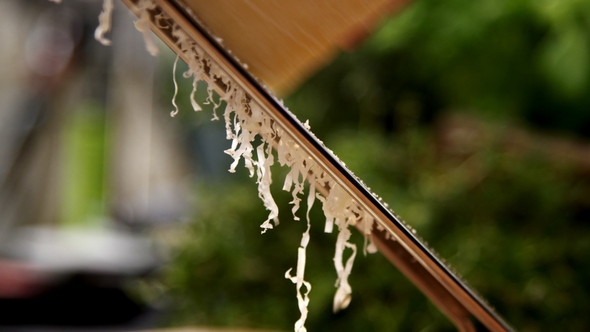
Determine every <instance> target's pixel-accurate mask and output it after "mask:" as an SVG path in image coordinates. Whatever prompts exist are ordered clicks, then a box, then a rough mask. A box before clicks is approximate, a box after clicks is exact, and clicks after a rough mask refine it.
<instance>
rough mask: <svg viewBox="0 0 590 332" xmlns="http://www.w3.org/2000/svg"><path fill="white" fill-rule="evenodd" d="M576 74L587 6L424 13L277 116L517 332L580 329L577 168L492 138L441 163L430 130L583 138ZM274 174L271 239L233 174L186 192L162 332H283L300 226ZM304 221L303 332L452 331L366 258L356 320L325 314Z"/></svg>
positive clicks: (319, 266)
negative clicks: (220, 330)
mask: <svg viewBox="0 0 590 332" xmlns="http://www.w3.org/2000/svg"><path fill="white" fill-rule="evenodd" d="M588 61H590V2H588V1H582V0H567V1H555V0H543V1H529V0H482V1H460V0H450V1H445V2H440V1H434V0H420V1H416V2H415V3H413V4H412V5H410V6H408V7H407V8H406V9H405V10H404V11H403V12H402V13H400V14H399V15H398V16H397V17H395V18H393V19H391V20H388V21H387V22H385V23H384V25H383V26H382V28H381V29H380V30H379V31H377V33H376V34H375V35H374V36H373V37H371V38H370V39H369V40H368V41H367V42H366V43H365V45H364V46H362V47H361V48H360V49H359V50H357V51H356V52H354V53H350V54H342V55H341V56H340V57H339V58H338V59H336V61H335V62H334V63H333V64H332V65H330V66H329V67H327V68H325V69H324V70H323V71H321V72H319V73H318V74H317V75H315V76H314V77H313V78H312V79H310V80H309V82H308V83H307V84H305V85H304V86H303V87H301V88H300V89H299V91H297V92H296V93H294V94H293V95H292V96H290V97H289V98H288V99H287V100H286V104H287V105H288V106H289V107H290V108H291V110H292V111H293V112H294V113H295V114H297V116H298V117H299V118H300V119H309V120H310V123H311V126H312V130H313V131H314V132H315V133H316V134H317V135H318V137H320V138H321V139H322V140H323V141H324V142H325V143H326V145H327V146H329V147H330V148H331V149H332V150H334V151H335V153H336V154H337V155H338V156H339V157H340V158H341V159H342V160H343V161H345V162H346V164H347V165H348V166H349V168H350V169H351V170H353V171H354V172H355V173H356V175H358V176H359V177H360V178H361V179H363V181H364V182H365V183H367V184H368V185H369V186H370V187H371V188H372V189H373V190H374V191H375V192H376V193H378V194H379V195H380V196H382V197H383V198H384V200H385V201H387V202H388V203H389V205H390V206H391V207H392V208H393V209H394V210H395V211H396V213H397V214H399V215H401V216H402V217H403V218H404V219H405V220H406V221H407V222H408V223H409V224H410V225H412V226H413V227H415V228H416V229H417V230H418V234H420V235H421V236H422V237H423V238H424V239H425V240H427V241H428V243H429V244H430V245H431V246H432V247H433V248H434V249H435V250H437V251H438V252H439V253H440V254H441V256H442V257H445V258H446V259H447V261H448V262H449V263H450V265H451V266H453V267H454V268H455V269H456V270H457V271H458V272H459V273H460V274H462V275H463V276H464V278H465V279H466V280H467V281H468V282H469V283H470V284H471V285H472V286H473V287H474V288H475V289H477V290H478V291H479V292H480V293H481V294H482V295H483V296H484V298H486V299H488V300H489V302H490V304H491V305H492V306H493V307H495V308H496V309H497V310H498V311H499V313H500V314H501V315H503V316H504V317H505V318H506V319H507V321H508V322H509V323H511V324H512V325H514V326H515V327H516V328H517V329H518V330H523V331H539V330H551V331H552V330H560V331H563V330H569V331H584V330H589V329H590V322H589V321H588V319H587V318H586V316H585V314H586V312H587V311H588V310H590V286H589V285H590V283H588V280H590V279H589V278H590V241H589V240H588V239H590V227H589V224H588V221H589V220H588V218H589V217H590V198H589V197H590V176H589V173H590V172H589V170H588V169H583V168H580V167H579V165H574V164H569V163H568V162H555V158H552V157H551V156H550V153H540V152H539V151H537V150H535V149H528V150H527V149H524V150H522V151H521V150H518V151H516V152H514V151H511V150H510V148H509V147H508V148H507V146H506V143H505V142H502V141H501V140H491V141H489V140H488V141H485V142H484V143H482V144H479V145H477V146H476V147H477V148H475V149H472V150H470V151H469V152H468V153H462V154H453V153H449V151H447V150H445V143H444V142H441V139H440V136H439V134H440V133H438V132H437V130H439V129H440V119H445V118H446V117H448V116H449V114H457V113H459V114H468V115H469V116H475V117H478V118H482V119H486V120H488V121H492V122H493V123H496V124H498V125H496V126H492V127H491V128H492V129H487V130H488V131H491V132H492V133H493V135H495V137H499V136H502V134H503V133H504V128H506V126H511V125H514V124H518V125H520V126H524V127H531V128H536V130H539V129H541V130H544V131H551V132H561V133H567V135H569V136H572V137H575V136H582V137H588V135H590V112H587V110H588V109H590V94H588V93H586V91H587V90H588V88H590V78H589V77H590V65H589V63H588ZM198 116H201V115H198ZM219 127H221V124H219ZM468 141H469V139H468ZM227 165H229V158H228V162H227ZM227 165H220V166H219V167H221V168H224V167H227ZM274 172H275V174H274V179H275V182H276V183H275V184H274V186H275V188H274V189H276V190H275V196H276V198H277V201H278V203H279V206H281V207H282V209H281V211H282V214H281V225H279V226H278V227H276V229H274V230H271V231H269V232H267V234H264V235H260V234H259V228H258V225H259V224H260V223H261V222H262V221H263V220H264V219H265V218H266V217H265V215H266V212H265V211H264V208H263V206H262V203H261V202H260V201H259V199H258V197H257V195H256V185H255V184H254V183H253V181H252V180H250V179H245V178H246V177H247V176H246V174H245V172H241V173H240V174H237V175H236V178H237V179H238V180H237V181H236V182H234V183H229V182H227V183H226V182H223V183H209V184H204V185H202V186H201V187H199V188H198V189H197V192H198V193H199V195H198V196H197V199H196V203H195V205H196V207H197V208H196V210H195V221H194V222H193V223H191V224H190V225H188V226H187V227H186V229H185V231H184V232H183V236H182V237H181V239H180V240H179V241H178V247H177V248H176V253H177V256H176V258H175V260H174V262H173V264H172V265H171V266H170V267H169V268H168V270H167V273H166V278H165V282H164V286H165V289H166V290H167V293H168V294H169V296H170V299H171V301H170V303H171V304H172V306H173V308H175V310H174V311H173V314H172V316H171V318H170V319H171V320H170V323H171V324H174V325H178V324H199V325H231V326H253V327H269V328H278V329H284V330H290V329H292V324H293V323H294V322H295V320H296V319H297V318H298V317H299V313H298V310H297V306H296V299H295V288H294V286H293V285H292V284H291V283H290V281H288V280H286V279H284V278H283V274H284V272H285V271H286V270H287V269H288V268H290V267H294V265H295V264H296V251H297V246H298V243H299V240H300V236H301V233H302V232H303V231H304V229H305V225H304V223H303V222H294V221H293V220H292V217H291V216H290V212H289V211H290V206H289V205H288V202H289V200H290V195H289V194H288V193H284V192H280V190H279V189H280V187H281V182H282V179H283V178H284V177H283V176H282V175H284V170H281V169H280V168H278V167H277V168H275V169H274ZM312 218H313V220H312V221H313V225H312V238H311V243H310V245H309V248H308V269H307V271H306V279H308V280H309V281H311V282H312V286H313V289H312V291H311V293H310V297H311V303H310V307H309V310H310V316H309V319H308V323H307V324H306V325H307V327H308V329H309V330H310V331H391V330H393V331H395V330H399V331H419V330H420V331H446V330H453V329H454V328H453V326H452V325H450V323H449V322H448V321H447V320H446V318H445V317H443V316H442V315H441V314H440V313H439V312H438V310H437V309H436V308H435V307H433V306H432V305H431V304H430V303H429V302H428V300H427V299H426V298H425V297H424V296H423V295H422V294H421V293H420V292H419V291H418V290H417V289H415V288H414V287H413V286H412V285H411V284H410V283H409V282H408V281H407V280H406V279H405V278H404V277H403V276H402V275H401V274H400V273H399V272H398V271H396V269H395V268H394V267H393V266H392V265H391V264H390V263H389V262H388V261H386V260H385V259H384V258H383V257H381V256H380V255H379V254H376V255H369V256H368V257H362V255H359V256H357V259H356V262H355V267H354V269H353V273H352V275H351V284H352V287H353V301H352V303H351V306H350V308H348V309H346V310H344V311H343V312H341V313H338V314H332V313H331V298H332V296H333V292H334V291H335V288H334V287H333V283H334V280H335V277H336V274H335V272H334V270H333V267H332V255H333V252H334V242H335V236H334V235H332V234H324V233H323V232H322V229H323V218H322V216H321V211H320V209H319V204H317V205H316V206H315V208H314V211H313V215H312ZM354 241H355V242H356V243H357V245H358V246H359V248H361V247H362V241H363V240H362V238H361V237H360V236H359V235H358V234H357V236H356V238H355V239H354Z"/></svg>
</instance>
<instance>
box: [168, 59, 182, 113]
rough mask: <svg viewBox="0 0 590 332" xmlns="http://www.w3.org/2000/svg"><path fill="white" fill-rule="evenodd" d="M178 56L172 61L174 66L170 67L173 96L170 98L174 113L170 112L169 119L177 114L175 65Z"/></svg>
mask: <svg viewBox="0 0 590 332" xmlns="http://www.w3.org/2000/svg"><path fill="white" fill-rule="evenodd" d="M179 57H180V56H179V55H178V54H177V55H176V59H175V60H174V65H173V66H172V82H174V95H173V96H172V105H174V111H172V112H170V116H171V117H175V116H176V114H178V105H176V95H178V83H177V82H176V65H177V64H178V58H179Z"/></svg>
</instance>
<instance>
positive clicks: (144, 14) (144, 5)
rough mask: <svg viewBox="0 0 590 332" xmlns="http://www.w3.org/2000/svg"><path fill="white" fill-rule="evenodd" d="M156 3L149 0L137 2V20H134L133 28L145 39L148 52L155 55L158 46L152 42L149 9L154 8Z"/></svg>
mask: <svg viewBox="0 0 590 332" xmlns="http://www.w3.org/2000/svg"><path fill="white" fill-rule="evenodd" d="M155 7H156V4H155V3H153V2H152V1H151V0H140V1H139V2H138V3H137V9H139V13H140V14H139V20H137V22H135V28H136V29H137V30H138V31H140V32H141V33H143V39H144V41H145V47H146V49H147V51H148V53H149V54H151V55H153V56H156V55H158V52H159V50H158V46H157V45H156V43H155V42H154V39H153V38H152V36H151V29H150V24H151V23H150V13H149V11H150V10H152V9H154V8H155Z"/></svg>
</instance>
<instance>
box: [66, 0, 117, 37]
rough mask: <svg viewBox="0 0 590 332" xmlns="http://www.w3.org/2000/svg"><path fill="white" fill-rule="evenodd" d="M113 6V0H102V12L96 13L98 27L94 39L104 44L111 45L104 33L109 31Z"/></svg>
mask: <svg viewBox="0 0 590 332" xmlns="http://www.w3.org/2000/svg"><path fill="white" fill-rule="evenodd" d="M60 1H61V0H60ZM114 8H115V5H114V3H113V0H104V2H103V3H102V12H101V13H100V15H98V27H96V30H94V39H96V40H98V41H99V42H100V43H101V44H103V45H105V46H108V45H111V41H110V40H108V39H106V38H105V37H104V35H105V34H106V33H107V32H109V31H111V20H112V16H113V9H114Z"/></svg>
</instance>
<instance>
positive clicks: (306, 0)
mask: <svg viewBox="0 0 590 332" xmlns="http://www.w3.org/2000/svg"><path fill="white" fill-rule="evenodd" d="M182 2H183V3H185V4H186V5H187V6H188V7H190V8H191V9H192V10H193V11H194V13H195V14H196V15H197V16H198V17H199V19H200V20H201V21H202V22H203V23H204V24H205V25H206V26H207V27H208V28H209V29H210V30H211V31H212V32H213V34H215V35H216V36H217V37H219V38H221V39H223V44H224V46H225V47H226V48H227V49H229V50H231V51H232V53H233V54H234V55H236V56H237V57H238V58H239V59H240V60H241V61H242V62H244V63H246V64H247V65H248V70H249V71H250V72H251V73H252V74H253V75H255V76H256V77H258V78H259V79H261V80H262V81H263V82H264V83H265V84H267V85H268V86H269V87H270V88H271V89H272V90H273V91H274V92H275V93H277V94H280V95H284V94H286V93H288V92H289V91H292V90H293V89H294V88H295V87H297V86H298V85H299V84H300V83H301V82H302V81H303V80H305V79H306V78H308V77H309V76H310V75H311V74H313V73H314V72H315V71H316V70H318V69H319V68H321V67H322V66H324V65H326V64H327V63H328V62H329V61H330V60H331V59H333V57H334V56H335V55H336V54H337V53H338V51H339V49H341V48H344V49H348V48H351V47H354V46H355V45H357V44H358V42H359V40H361V39H362V38H363V37H364V36H366V35H367V34H368V33H369V31H371V30H373V29H374V27H375V26H376V25H377V24H378V23H379V22H380V21H381V20H382V18H383V17H384V16H386V15H388V14H390V13H391V12H393V11H395V10H396V9H398V8H400V7H401V5H403V4H404V3H407V2H408V0H344V1H343V0H323V1H317V0H217V1H209V0H182Z"/></svg>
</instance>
